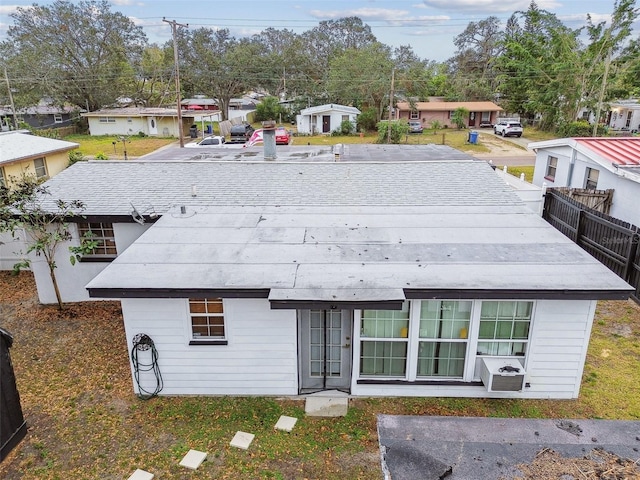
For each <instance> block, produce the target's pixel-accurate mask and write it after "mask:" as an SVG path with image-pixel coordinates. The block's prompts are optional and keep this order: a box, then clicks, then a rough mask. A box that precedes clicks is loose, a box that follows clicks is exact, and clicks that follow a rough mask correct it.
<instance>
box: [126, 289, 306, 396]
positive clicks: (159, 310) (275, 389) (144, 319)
mask: <svg viewBox="0 0 640 480" xmlns="http://www.w3.org/2000/svg"><path fill="white" fill-rule="evenodd" d="M122 311H123V315H124V319H125V329H126V334H127V345H128V349H129V351H131V347H132V340H133V337H134V336H135V335H136V334H138V333H145V334H147V335H149V336H150V337H151V339H152V340H153V341H154V344H155V346H156V348H157V350H158V357H159V360H158V364H159V367H160V372H161V374H162V378H163V380H164V389H163V390H162V392H161V395H296V394H297V393H298V368H297V334H296V312H295V311H294V310H271V309H270V306H269V302H268V301H267V300H263V299H228V300H227V299H225V300H224V318H225V327H226V335H227V339H228V344H227V345H189V340H190V319H189V315H188V301H187V300H186V299H124V300H122ZM143 353H144V352H143ZM141 360H143V358H142V356H141ZM132 373H133V372H132ZM142 382H145V383H142V386H143V388H145V389H149V390H153V389H154V388H155V380H154V377H153V376H152V374H150V373H147V374H143V375H142ZM134 390H136V391H137V386H136V385H135V381H134Z"/></svg>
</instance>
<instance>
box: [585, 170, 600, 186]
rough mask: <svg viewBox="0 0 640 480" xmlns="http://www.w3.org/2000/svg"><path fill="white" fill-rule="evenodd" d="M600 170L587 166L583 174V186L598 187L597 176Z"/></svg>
mask: <svg viewBox="0 0 640 480" xmlns="http://www.w3.org/2000/svg"><path fill="white" fill-rule="evenodd" d="M599 176H600V172H599V171H598V170H597V169H595V168H589V167H587V170H586V171H585V175H584V177H585V178H584V188H585V189H587V190H595V189H596V188H598V177H599Z"/></svg>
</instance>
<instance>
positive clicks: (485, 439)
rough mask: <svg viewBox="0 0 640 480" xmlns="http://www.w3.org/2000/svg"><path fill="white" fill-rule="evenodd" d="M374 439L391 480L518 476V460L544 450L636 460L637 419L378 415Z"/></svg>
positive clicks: (482, 479) (638, 442) (481, 479)
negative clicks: (609, 454) (597, 451)
mask: <svg viewBox="0 0 640 480" xmlns="http://www.w3.org/2000/svg"><path fill="white" fill-rule="evenodd" d="M378 438H379V442H380V450H381V453H382V465H383V470H385V478H386V479H391V480H419V479H420V480H432V479H433V480H439V479H447V480H497V479H505V480H506V479H512V478H514V477H516V476H518V475H519V476H520V477H522V472H521V471H519V470H518V464H529V463H531V462H532V461H533V460H534V459H535V457H536V455H537V454H538V453H539V452H540V451H542V450H543V449H545V448H546V449H552V450H554V451H556V452H558V453H559V454H560V455H562V456H563V457H571V458H581V457H584V456H585V455H587V454H588V453H589V452H591V451H592V450H593V449H596V448H599V449H603V450H606V451H609V452H612V453H614V454H615V455H617V456H619V457H621V458H628V459H631V460H632V461H636V460H638V458H640V453H639V450H640V422H637V421H614V420H537V419H519V418H476V417H473V418H471V417H429V416H420V417H418V416H401V415H379V416H378ZM639 474H640V472H639ZM563 478H564V477H563ZM571 478H573V477H571Z"/></svg>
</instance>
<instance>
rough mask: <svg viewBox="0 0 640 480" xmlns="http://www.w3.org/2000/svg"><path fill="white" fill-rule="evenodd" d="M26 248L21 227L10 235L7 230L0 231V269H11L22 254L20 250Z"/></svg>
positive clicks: (22, 250)
mask: <svg viewBox="0 0 640 480" xmlns="http://www.w3.org/2000/svg"><path fill="white" fill-rule="evenodd" d="M26 250H27V244H26V242H25V233H24V231H23V230H22V229H21V230H19V231H17V232H15V235H14V236H12V235H11V233H9V232H2V233H0V270H13V266H14V265H15V264H16V263H18V262H19V261H20V260H21V259H22V256H21V255H20V252H25V251H26Z"/></svg>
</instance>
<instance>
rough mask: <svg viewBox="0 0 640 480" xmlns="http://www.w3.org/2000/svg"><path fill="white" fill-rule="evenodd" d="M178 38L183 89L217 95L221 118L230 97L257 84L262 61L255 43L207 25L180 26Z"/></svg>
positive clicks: (259, 48) (227, 107) (240, 93)
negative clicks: (183, 27) (190, 29)
mask: <svg viewBox="0 0 640 480" xmlns="http://www.w3.org/2000/svg"><path fill="white" fill-rule="evenodd" d="M178 41H179V45H180V48H181V58H182V65H181V67H180V68H181V71H180V74H181V78H182V87H183V89H184V90H185V91H186V92H189V93H190V94H195V93H204V94H208V95H211V96H213V97H214V98H216V99H217V100H218V105H219V107H220V110H221V112H222V116H223V119H226V118H227V112H228V109H229V103H230V101H231V98H233V97H235V96H239V95H242V94H243V93H245V92H246V91H247V90H248V89H250V88H253V87H254V86H256V85H257V84H259V77H260V70H261V66H262V62H261V57H260V50H261V47H260V46H259V45H258V44H256V43H254V42H251V41H250V40H247V39H243V40H237V39H236V38H235V37H233V36H231V34H230V33H229V30H227V29H222V30H215V31H214V30H212V29H210V28H199V29H197V30H193V31H187V30H184V29H180V30H179V36H178ZM249 59H250V60H249Z"/></svg>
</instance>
